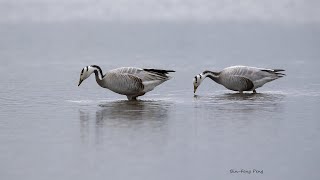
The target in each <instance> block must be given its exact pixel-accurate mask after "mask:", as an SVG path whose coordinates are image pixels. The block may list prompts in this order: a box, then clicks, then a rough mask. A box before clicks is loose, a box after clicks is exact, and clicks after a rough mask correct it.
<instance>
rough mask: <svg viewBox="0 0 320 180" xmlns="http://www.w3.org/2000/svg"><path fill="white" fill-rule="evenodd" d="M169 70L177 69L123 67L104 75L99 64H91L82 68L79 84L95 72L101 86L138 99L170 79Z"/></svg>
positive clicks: (130, 98) (132, 98)
mask: <svg viewBox="0 0 320 180" xmlns="http://www.w3.org/2000/svg"><path fill="white" fill-rule="evenodd" d="M169 72H175V71H173V70H160V69H142V68H136V67H122V68H117V69H113V70H110V71H109V72H107V73H106V74H105V75H103V73H102V70H101V68H100V67H99V66H97V65H91V66H86V67H84V68H83V69H82V71H81V74H80V81H79V85H78V86H80V84H81V83H82V82H83V81H84V80H85V79H87V78H88V77H89V76H90V75H91V74H92V73H94V74H95V77H96V81H97V83H98V84H99V85H100V86H101V87H103V88H107V89H109V90H111V91H113V92H115V93H118V94H122V95H126V96H127V97H128V100H136V99H137V97H138V96H142V95H144V94H145V93H147V92H149V91H152V90H153V89H154V88H155V87H156V86H158V85H159V84H162V83H163V82H165V81H167V80H169V79H170V78H171V77H170V76H167V74H168V73H169Z"/></svg>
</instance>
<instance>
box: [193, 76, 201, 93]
mask: <svg viewBox="0 0 320 180" xmlns="http://www.w3.org/2000/svg"><path fill="white" fill-rule="evenodd" d="M202 80H203V77H202V75H201V74H198V75H196V76H195V77H194V78H193V88H194V89H193V93H196V90H197V88H198V87H199V86H200V84H201V82H202Z"/></svg>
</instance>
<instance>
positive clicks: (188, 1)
mask: <svg viewBox="0 0 320 180" xmlns="http://www.w3.org/2000/svg"><path fill="white" fill-rule="evenodd" d="M319 9H320V1H316V0H309V1H302V0H269V1H255V0H242V1H235V0H215V1H211V0H161V1H159V0H134V1H132V0H118V1H113V0H95V1H92V0H1V1H0V22H1V23H7V22H14V23H17V22H18V23H19V22H69V21H83V20H87V21H107V22H114V21H116V22H119V21H124V22H150V21H160V22H163V21H164V22H179V21H192V22H267V23H286V24H296V23H298V24H301V23H309V24H310V23H319V22H320V11H319Z"/></svg>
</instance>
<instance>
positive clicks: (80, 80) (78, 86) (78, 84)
mask: <svg viewBox="0 0 320 180" xmlns="http://www.w3.org/2000/svg"><path fill="white" fill-rule="evenodd" d="M82 81H83V80H81V79H80V81H79V84H78V87H79V86H80V84H81V83H82Z"/></svg>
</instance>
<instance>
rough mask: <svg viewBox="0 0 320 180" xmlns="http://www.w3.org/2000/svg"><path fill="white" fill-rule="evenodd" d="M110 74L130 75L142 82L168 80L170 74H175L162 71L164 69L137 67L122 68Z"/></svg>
mask: <svg viewBox="0 0 320 180" xmlns="http://www.w3.org/2000/svg"><path fill="white" fill-rule="evenodd" d="M110 72H114V73H119V74H130V75H132V76H135V77H137V78H139V79H141V80H142V82H146V81H154V80H168V79H169V78H170V77H169V76H168V75H167V74H168V73H169V72H174V71H173V70H162V69H142V68H136V67H122V68H117V69H114V70H112V71H110Z"/></svg>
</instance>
